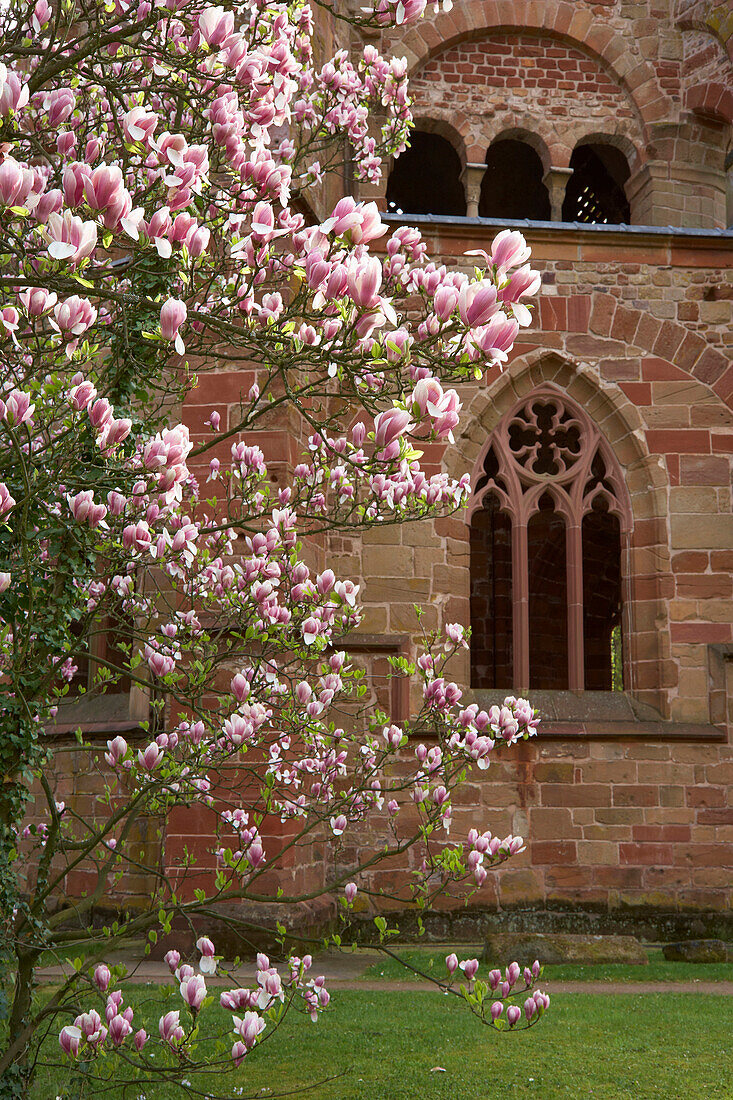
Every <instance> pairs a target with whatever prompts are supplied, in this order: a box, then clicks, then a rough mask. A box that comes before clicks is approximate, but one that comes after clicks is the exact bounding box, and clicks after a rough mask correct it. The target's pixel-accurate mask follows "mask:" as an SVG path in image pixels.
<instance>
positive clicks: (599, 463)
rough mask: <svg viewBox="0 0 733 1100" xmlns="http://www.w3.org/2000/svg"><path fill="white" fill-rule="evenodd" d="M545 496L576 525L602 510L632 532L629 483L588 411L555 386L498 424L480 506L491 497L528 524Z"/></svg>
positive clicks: (477, 493)
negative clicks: (624, 480) (627, 493)
mask: <svg viewBox="0 0 733 1100" xmlns="http://www.w3.org/2000/svg"><path fill="white" fill-rule="evenodd" d="M545 494H549V496H550V497H551V498H552V501H553V504H554V506H555V509H556V510H557V511H558V512H560V513H562V514H563V515H564V516H565V518H566V521H567V522H568V523H569V524H578V525H579V524H581V523H582V520H583V516H584V515H586V514H587V513H588V512H589V511H591V509H593V508H602V509H604V510H607V511H608V512H610V513H611V514H613V515H616V516H618V518H619V520H620V522H621V527H622V529H626V528H627V527H628V523H629V521H630V512H629V509H628V506H625V504H624V502H625V501H626V493H625V486H624V484H623V478H622V475H621V472H620V470H619V469H618V465H617V463H616V461H615V459H614V456H613V453H612V451H611V449H610V447H609V446H608V444H607V443H606V441H605V440H604V438H603V436H602V435H601V433H600V431H599V430H598V428H597V427H596V426H595V424H593V422H592V421H591V420H590V418H589V417H588V416H587V415H586V414H585V413H584V412H583V411H582V409H580V408H579V407H577V406H575V405H574V403H572V402H570V401H568V399H567V398H565V397H564V395H562V394H560V393H556V392H555V391H554V390H552V389H549V387H548V388H543V389H542V390H538V391H535V393H534V394H532V395H531V396H530V397H529V398H527V399H526V400H525V401H523V402H522V403H521V404H520V405H519V406H517V407H516V408H515V409H513V410H512V411H511V412H510V413H509V414H507V415H506V416H504V417H503V418H502V420H501V421H500V422H499V424H498V425H497V427H496V429H495V431H494V433H493V435H492V439H491V443H490V446H489V448H488V450H487V452H486V457H485V460H484V463H483V469H482V472H481V475H480V476H479V479H478V481H477V483H476V487H475V490H474V498H473V502H474V507H480V506H481V505H482V504H483V502H484V500H486V498H487V497H488V496H489V495H492V496H494V497H495V498H497V499H498V501H499V505H500V508H501V510H502V511H504V512H506V513H507V514H509V515H510V516H512V517H514V519H515V520H516V521H518V522H520V523H521V522H523V523H527V522H528V521H529V519H530V518H531V516H532V515H534V513H535V512H537V511H538V509H539V506H540V500H541V499H542V497H543V496H544V495H545Z"/></svg>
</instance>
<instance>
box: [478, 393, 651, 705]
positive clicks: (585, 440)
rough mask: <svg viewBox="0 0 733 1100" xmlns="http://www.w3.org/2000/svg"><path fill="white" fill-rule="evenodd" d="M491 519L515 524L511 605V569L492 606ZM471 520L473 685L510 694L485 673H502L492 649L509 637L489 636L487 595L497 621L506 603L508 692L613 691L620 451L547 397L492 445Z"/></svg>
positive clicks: (622, 494) (572, 407) (503, 428)
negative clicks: (488, 515) (499, 609)
mask: <svg viewBox="0 0 733 1100" xmlns="http://www.w3.org/2000/svg"><path fill="white" fill-rule="evenodd" d="M487 512H489V513H495V512H498V513H500V514H501V515H503V516H505V517H508V520H509V522H510V525H511V595H510V597H508V596H507V592H506V591H504V589H506V588H507V584H506V570H504V580H503V589H502V591H501V592H499V593H498V595H497V576H498V572H499V571H498V570H497V567H496V564H495V562H496V561H498V557H497V555H500V554H501V551H500V550H499V546H498V543H497V542H496V538H497V536H496V532H497V531H501V525H500V524H497V521H496V519H493V520H492V521H491V524H487V521H486V518H485V514H486V513H487ZM470 514H471V517H472V518H471V526H472V539H471V553H472V570H471V571H472V602H473V606H472V622H473V626H474V631H473V633H474V639H475V641H474V650H475V653H476V654H478V653H480V652H481V653H483V657H482V659H481V660H480V661H479V660H478V658H477V659H476V660H474V662H473V670H472V671H473V681H474V686H476V687H505V686H508V685H506V684H499V683H491V682H490V681H491V680H492V678H495V677H492V674H491V672H490V671H487V670H488V669H489V665H491V666H492V667H494V668H495V667H500V666H501V665H502V662H501V661H498V662H497V659H496V657H494V658H491V657H490V654H491V651H492V648H493V649H495V648H496V647H497V646H498V645H504V646H506V643H507V638H506V632H505V633H504V635H503V636H500V635H498V634H497V633H496V629H495V628H494V627H493V626H492V625H491V620H492V618H493V614H492V611H491V609H490V607H491V601H490V600H489V601H488V603H487V596H486V593H487V592H488V591H489V589H490V592H491V594H492V598H493V612H494V613H495V612H496V609H497V607H499V605H500V603H501V600H502V599H503V600H504V601H505V602H506V600H507V598H509V599H510V600H511V605H512V630H511V634H512V639H511V641H512V645H511V649H512V653H513V660H512V671H513V685H512V686H514V687H516V688H531V687H535V688H548V689H560V688H570V689H571V690H582V689H583V688H585V687H588V688H593V689H595V690H603V689H604V688H607V689H609V690H610V689H611V688H613V687H618V686H619V685H618V674H617V671H615V668H616V665H617V649H618V628H619V624H620V614H621V569H620V557H621V540H622V537H623V536H624V535H626V534H628V531H629V528H630V519H631V513H630V507H629V504H628V496H627V492H626V487H625V484H624V480H623V476H622V474H621V471H620V469H619V467H618V464H617V462H616V460H615V457H614V455H613V452H612V451H611V449H610V447H609V446H608V444H607V442H606V440H605V438H604V437H603V435H602V433H601V432H600V430H599V429H598V427H597V426H596V425H595V424H594V423H593V421H592V420H591V419H590V417H588V415H587V414H586V413H585V412H584V411H583V410H582V409H581V408H580V407H579V406H577V405H576V404H575V403H574V402H572V401H571V400H570V399H569V398H568V397H567V396H565V395H564V394H562V393H561V392H560V391H558V390H555V389H554V387H551V386H544V387H540V389H538V390H536V391H534V393H532V394H531V395H530V396H529V397H527V398H526V399H524V400H523V401H522V402H520V403H519V404H518V405H517V406H516V407H515V408H514V409H513V410H511V411H510V412H509V413H508V414H507V415H506V416H504V417H503V418H502V420H501V421H500V422H499V424H498V425H497V427H496V429H495V431H494V432H493V434H492V437H491V439H490V441H489V444H488V446H487V449H486V452H485V455H484V458H483V461H482V463H481V468H480V472H479V475H478V478H477V480H476V484H475V489H474V493H473V497H472V501H471V505H470ZM492 540H493V541H492ZM606 551H607V552H606ZM480 562H483V563H484V564H483V565H481V564H480ZM482 569H483V571H484V573H485V572H486V571H487V570H488V574H489V576H490V585H489V587H488V588H487V583H486V578H485V576H484V577H483V579H482V576H481V573H482ZM589 585H590V587H589ZM480 592H483V593H484V595H483V597H481V598H482V599H483V600H484V604H483V605H482V607H483V610H482V612H481V614H480V615H479V612H478V607H479V603H478V601H479V595H478V594H479V593H480ZM484 605H485V606H484ZM487 608H489V610H487ZM563 609H564V613H563ZM558 615H559V616H560V618H561V619H562V622H559V621H558ZM474 620H475V621H474ZM530 624H531V632H530ZM477 627H478V629H477ZM487 631H490V632H492V637H491V639H489V638H488V636H487ZM614 631H615V632H616V634H615V635H614ZM614 646H615V647H616V651H614ZM546 648H549V649H550V650H552V651H553V654H554V656H553V660H552V661H549V662H548V660H547V658H546V654H545V649H546ZM614 661H615V664H614ZM482 662H483V663H482Z"/></svg>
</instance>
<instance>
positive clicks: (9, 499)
mask: <svg viewBox="0 0 733 1100" xmlns="http://www.w3.org/2000/svg"><path fill="white" fill-rule="evenodd" d="M15 504H16V501H15V497H13V496H11V494H10V490H9V489H8V487H7V485H6V484H5V482H4V481H0V516H4V515H5V513H6V512H9V511H10V510H11V509H12V508H14V507H15Z"/></svg>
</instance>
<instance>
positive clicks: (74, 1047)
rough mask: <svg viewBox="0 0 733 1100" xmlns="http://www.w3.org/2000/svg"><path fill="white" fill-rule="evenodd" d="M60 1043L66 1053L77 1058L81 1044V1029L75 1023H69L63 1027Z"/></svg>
mask: <svg viewBox="0 0 733 1100" xmlns="http://www.w3.org/2000/svg"><path fill="white" fill-rule="evenodd" d="M59 1043H60V1045H61V1049H62V1050H63V1052H64V1054H68V1055H69V1056H70V1057H71V1058H76V1057H77V1056H78V1054H79V1046H80V1044H81V1030H80V1029H79V1028H78V1027H75V1026H74V1025H73V1024H67V1025H66V1027H62V1028H61V1032H60V1034H59Z"/></svg>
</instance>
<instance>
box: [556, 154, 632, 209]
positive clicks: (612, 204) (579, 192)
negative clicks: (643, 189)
mask: <svg viewBox="0 0 733 1100" xmlns="http://www.w3.org/2000/svg"><path fill="white" fill-rule="evenodd" d="M570 167H571V168H572V169H573V174H572V176H571V177H570V179H569V180H568V185H567V188H566V190H565V201H564V202H563V206H562V220H563V221H564V222H587V223H594V224H599V223H600V224H607V225H621V224H622V223H623V224H625V225H630V224H631V209H630V207H629V200H628V199H627V198H626V192H625V191H624V184H625V183H626V181H627V179H628V178H629V166H628V163H627V161H626V157H625V156H624V155H623V153H622V152H621V151H620V150H619V149H616V148H615V147H614V146H613V145H579V146H578V147H577V149H575V150H574V152H573V155H572V157H571V158H570Z"/></svg>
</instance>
